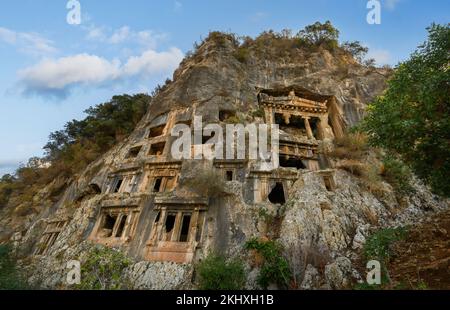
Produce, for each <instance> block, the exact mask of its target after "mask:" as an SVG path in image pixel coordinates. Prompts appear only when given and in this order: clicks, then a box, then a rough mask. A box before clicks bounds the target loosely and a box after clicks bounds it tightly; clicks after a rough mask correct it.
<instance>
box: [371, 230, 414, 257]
mask: <svg viewBox="0 0 450 310" xmlns="http://www.w3.org/2000/svg"><path fill="white" fill-rule="evenodd" d="M407 232H408V231H407V229H406V228H404V227H399V228H385V229H381V230H379V231H377V232H376V233H374V234H373V235H372V236H370V237H369V238H368V239H367V241H366V243H365V245H364V248H363V254H364V257H365V258H366V259H376V260H379V261H380V262H385V261H386V260H387V259H389V257H390V255H391V254H392V253H391V245H392V244H393V243H394V242H396V241H399V240H402V239H404V238H405V237H406V235H407Z"/></svg>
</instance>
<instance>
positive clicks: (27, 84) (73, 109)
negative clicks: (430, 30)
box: [0, 0, 450, 175]
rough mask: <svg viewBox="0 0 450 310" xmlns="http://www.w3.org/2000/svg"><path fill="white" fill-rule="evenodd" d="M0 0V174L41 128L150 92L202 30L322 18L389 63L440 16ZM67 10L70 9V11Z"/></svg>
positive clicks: (436, 9) (422, 10)
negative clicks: (376, 20)
mask: <svg viewBox="0 0 450 310" xmlns="http://www.w3.org/2000/svg"><path fill="white" fill-rule="evenodd" d="M368 1H369V0H276V1H275V0H245V1H243V0H214V1H213V0H175V1H173V0H133V1H129V0H127V1H125V0H95V1H93V0H78V3H80V12H81V20H80V23H79V24H73V23H72V24H69V23H68V21H67V15H68V14H69V13H70V12H71V9H70V8H73V6H72V5H70V6H69V9H68V8H67V5H68V4H72V3H70V2H77V1H75V0H70V1H69V0H3V1H2V3H1V7H0V175H3V174H5V173H13V172H14V171H15V169H16V168H17V167H18V166H19V165H21V164H25V163H26V162H27V161H28V158H30V157H33V156H42V155H43V149H42V147H43V146H44V145H45V144H46V142H47V141H48V136H49V134H50V133H51V132H53V131H56V130H60V129H62V128H63V127H64V124H65V123H66V122H68V121H70V120H73V119H82V118H83V117H84V113H83V111H84V110H86V109H87V108H88V107H90V106H93V105H96V104H99V103H102V102H106V101H108V100H109V99H110V98H111V97H112V96H113V95H116V94H124V93H127V94H134V93H141V92H148V93H150V92H151V91H152V90H153V88H154V87H155V86H156V85H157V84H159V83H163V82H164V81H165V79H166V78H168V77H172V73H173V71H174V69H176V67H177V66H178V64H179V63H180V61H181V60H182V59H183V57H184V55H185V54H186V53H187V52H188V51H190V50H191V49H192V47H193V43H194V42H199V41H201V40H202V38H205V37H206V36H207V35H208V32H209V31H213V30H220V31H228V32H233V33H237V34H239V35H249V36H256V35H258V34H259V33H261V32H262V31H264V30H268V29H273V30H276V31H280V30H282V29H292V30H293V32H294V33H296V32H297V31H299V30H301V29H302V28H303V27H305V26H306V25H309V24H312V23H314V22H316V21H321V22H325V21H326V20H330V21H331V22H332V23H333V25H334V26H335V27H337V28H338V29H339V30H340V33H341V35H340V40H341V41H355V40H358V41H360V42H362V43H363V44H364V45H366V46H367V47H369V49H370V52H369V55H368V56H369V57H371V58H374V59H376V61H377V64H379V65H384V64H389V65H393V66H395V65H396V64H397V63H398V62H399V61H404V60H406V59H407V58H408V56H409V55H410V53H411V52H413V51H414V50H415V48H416V47H417V46H418V45H419V44H420V43H422V42H424V41H425V39H426V37H427V32H426V27H428V26H429V25H431V23H433V22H435V23H440V24H444V23H448V22H449V21H450V1H448V0H430V1H422V0H379V1H381V23H380V24H369V23H368V22H367V19H366V16H367V14H368V12H369V9H368V8H367V4H368ZM371 1H376V0H371ZM70 16H72V15H70Z"/></svg>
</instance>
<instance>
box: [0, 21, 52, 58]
mask: <svg viewBox="0 0 450 310" xmlns="http://www.w3.org/2000/svg"><path fill="white" fill-rule="evenodd" d="M0 41H3V42H4V43H6V44H9V45H12V46H15V47H17V49H18V50H19V51H21V52H24V53H28V54H34V55H48V54H52V53H55V52H56V51H57V49H56V48H55V47H54V43H53V41H51V40H48V39H46V38H44V37H42V36H41V35H39V34H37V33H34V32H17V31H14V30H10V29H7V28H3V27H0Z"/></svg>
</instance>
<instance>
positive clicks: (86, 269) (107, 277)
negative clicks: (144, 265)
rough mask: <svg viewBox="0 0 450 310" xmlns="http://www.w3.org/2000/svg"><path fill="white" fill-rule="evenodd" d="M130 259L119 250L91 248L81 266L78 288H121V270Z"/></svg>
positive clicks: (128, 263) (127, 264)
mask: <svg viewBox="0 0 450 310" xmlns="http://www.w3.org/2000/svg"><path fill="white" fill-rule="evenodd" d="M130 263H131V262H130V261H129V260H128V258H126V257H125V256H124V255H123V254H122V253H121V252H119V251H117V250H114V249H110V248H106V247H104V248H93V249H91V250H90V251H89V252H88V254H87V258H86V261H85V262H84V263H83V264H82V267H81V284H79V285H78V286H77V288H78V289H80V290H118V289H121V288H123V283H122V281H121V274H122V271H123V270H124V269H125V268H126V267H128V266H129V265H130Z"/></svg>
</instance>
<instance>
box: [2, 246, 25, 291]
mask: <svg viewBox="0 0 450 310" xmlns="http://www.w3.org/2000/svg"><path fill="white" fill-rule="evenodd" d="M27 288H28V286H27V284H26V282H25V280H24V279H23V278H22V276H21V275H20V273H19V271H18V270H17V266H16V262H15V260H14V258H13V257H12V255H11V246H9V245H0V290H21V289H27Z"/></svg>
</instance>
